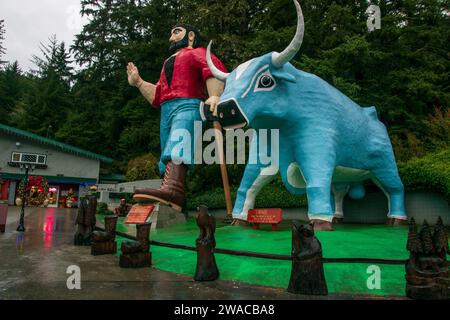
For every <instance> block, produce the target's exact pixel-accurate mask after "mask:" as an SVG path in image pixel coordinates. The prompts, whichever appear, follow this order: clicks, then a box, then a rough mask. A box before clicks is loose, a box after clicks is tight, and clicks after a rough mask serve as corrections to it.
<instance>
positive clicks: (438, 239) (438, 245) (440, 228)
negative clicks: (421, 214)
mask: <svg viewBox="0 0 450 320" xmlns="http://www.w3.org/2000/svg"><path fill="white" fill-rule="evenodd" d="M433 242H434V248H435V250H436V252H437V253H438V254H443V255H444V256H445V254H447V253H449V252H450V251H449V247H448V233H447V228H446V227H445V226H444V223H443V221H442V218H441V217H439V218H438V221H437V223H436V226H435V227H434V235H433Z"/></svg>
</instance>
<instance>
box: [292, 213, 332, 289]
mask: <svg viewBox="0 0 450 320" xmlns="http://www.w3.org/2000/svg"><path fill="white" fill-rule="evenodd" d="M287 290H288V291H289V292H291V293H295V294H307V295H327V294H328V288H327V282H326V280H325V272H324V269H323V260H322V246H321V244H320V242H319V240H318V239H317V238H316V236H315V235H314V224H312V223H310V224H305V225H302V224H301V223H300V222H299V221H293V226H292V271H291V279H290V281H289V287H288V289H287Z"/></svg>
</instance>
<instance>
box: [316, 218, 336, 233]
mask: <svg viewBox="0 0 450 320" xmlns="http://www.w3.org/2000/svg"><path fill="white" fill-rule="evenodd" d="M311 222H312V223H313V224H314V231H334V229H333V224H332V223H331V222H328V221H324V220H317V219H313V220H311Z"/></svg>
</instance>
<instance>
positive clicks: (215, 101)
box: [205, 96, 220, 117]
mask: <svg viewBox="0 0 450 320" xmlns="http://www.w3.org/2000/svg"><path fill="white" fill-rule="evenodd" d="M219 100H220V98H219V97H218V96H211V97H209V99H208V100H206V102H205V104H207V105H209V106H210V109H209V110H210V111H211V112H212V113H213V115H214V116H216V117H217V105H218V104H219Z"/></svg>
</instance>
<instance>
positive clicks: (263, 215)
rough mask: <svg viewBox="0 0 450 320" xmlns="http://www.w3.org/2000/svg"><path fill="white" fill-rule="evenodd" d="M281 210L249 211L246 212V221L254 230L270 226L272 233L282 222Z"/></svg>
mask: <svg viewBox="0 0 450 320" xmlns="http://www.w3.org/2000/svg"><path fill="white" fill-rule="evenodd" d="M282 216H283V210H281V209H279V208H275V209H251V210H249V211H248V218H247V221H248V222H249V223H253V228H254V229H257V230H258V229H259V225H260V224H261V223H263V224H271V225H272V231H277V230H278V224H279V223H280V222H281V220H283V218H282Z"/></svg>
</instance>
